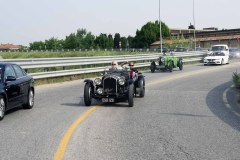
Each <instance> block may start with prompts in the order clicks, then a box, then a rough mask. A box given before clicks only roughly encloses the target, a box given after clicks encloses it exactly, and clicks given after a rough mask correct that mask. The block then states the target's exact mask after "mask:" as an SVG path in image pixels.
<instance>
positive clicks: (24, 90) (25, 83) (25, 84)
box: [12, 64, 30, 103]
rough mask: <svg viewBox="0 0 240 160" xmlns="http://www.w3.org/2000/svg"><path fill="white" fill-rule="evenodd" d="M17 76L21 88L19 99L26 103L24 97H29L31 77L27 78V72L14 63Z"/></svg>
mask: <svg viewBox="0 0 240 160" xmlns="http://www.w3.org/2000/svg"><path fill="white" fill-rule="evenodd" d="M12 67H13V69H14V71H15V74H16V77H17V85H18V87H19V89H20V92H19V101H20V103H24V99H25V98H26V97H27V95H28V89H29V81H30V80H29V79H27V77H26V73H25V72H23V70H22V68H21V67H20V66H18V65H16V64H13V65H12Z"/></svg>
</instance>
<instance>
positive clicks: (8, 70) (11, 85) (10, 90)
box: [4, 65, 20, 109]
mask: <svg viewBox="0 0 240 160" xmlns="http://www.w3.org/2000/svg"><path fill="white" fill-rule="evenodd" d="M8 76H11V77H15V78H16V74H15V72H14V70H13V68H12V66H11V65H6V66H5V71H4V80H5V92H6V94H7V98H8V106H7V107H8V109H11V108H14V107H16V106H18V105H19V103H20V101H19V95H20V88H19V85H18V82H17V80H16V79H15V80H11V81H10V80H7V77H8Z"/></svg>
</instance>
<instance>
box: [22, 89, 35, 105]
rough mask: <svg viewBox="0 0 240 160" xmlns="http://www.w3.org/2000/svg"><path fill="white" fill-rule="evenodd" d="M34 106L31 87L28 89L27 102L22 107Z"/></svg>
mask: <svg viewBox="0 0 240 160" xmlns="http://www.w3.org/2000/svg"><path fill="white" fill-rule="evenodd" d="M33 106H34V92H33V89H30V90H29V91H28V97H27V103H26V104H24V105H23V108H24V109H32V108H33Z"/></svg>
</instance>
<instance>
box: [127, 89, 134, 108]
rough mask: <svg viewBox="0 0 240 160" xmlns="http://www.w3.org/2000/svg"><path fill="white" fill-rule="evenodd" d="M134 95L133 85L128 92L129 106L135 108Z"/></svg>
mask: <svg viewBox="0 0 240 160" xmlns="http://www.w3.org/2000/svg"><path fill="white" fill-rule="evenodd" d="M133 95H134V85H133V84H131V85H130V86H129V91H128V106H129V107H133V104H134V103H133Z"/></svg>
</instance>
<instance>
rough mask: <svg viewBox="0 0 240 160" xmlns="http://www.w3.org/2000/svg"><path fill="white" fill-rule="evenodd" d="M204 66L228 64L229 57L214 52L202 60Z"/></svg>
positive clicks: (222, 53)
mask: <svg viewBox="0 0 240 160" xmlns="http://www.w3.org/2000/svg"><path fill="white" fill-rule="evenodd" d="M203 63H204V66H206V65H208V64H228V63H229V55H226V54H225V53H224V52H220V51H216V52H212V53H211V54H209V55H208V56H207V57H205V58H204V60H203Z"/></svg>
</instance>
